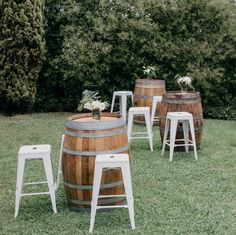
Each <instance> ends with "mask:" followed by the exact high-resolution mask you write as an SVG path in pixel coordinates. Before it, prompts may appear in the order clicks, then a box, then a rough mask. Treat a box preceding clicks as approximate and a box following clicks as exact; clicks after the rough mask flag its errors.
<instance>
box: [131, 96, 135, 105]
mask: <svg viewBox="0 0 236 235" xmlns="http://www.w3.org/2000/svg"><path fill="white" fill-rule="evenodd" d="M131 104H132V106H134V95H133V94H132V95H131Z"/></svg>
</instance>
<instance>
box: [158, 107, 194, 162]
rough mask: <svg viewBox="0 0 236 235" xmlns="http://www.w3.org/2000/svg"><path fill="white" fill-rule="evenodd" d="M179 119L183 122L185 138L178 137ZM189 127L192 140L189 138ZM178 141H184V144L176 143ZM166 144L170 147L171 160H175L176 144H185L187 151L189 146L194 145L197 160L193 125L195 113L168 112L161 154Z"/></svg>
mask: <svg viewBox="0 0 236 235" xmlns="http://www.w3.org/2000/svg"><path fill="white" fill-rule="evenodd" d="M179 121H181V122H182V124H183V134H184V139H176V132H177V125H178V122H179ZM189 127H190V133H191V137H192V140H190V139H189ZM169 128H170V139H169V140H167V136H168V132H169ZM177 141H184V144H182V143H180V144H177V143H176V142H177ZM165 145H168V146H169V147H170V158H169V160H170V161H172V160H173V152H174V148H175V147H176V146H184V147H185V151H186V152H188V151H189V146H193V150H194V156H195V159H196V160H197V159H198V158H197V148H196V140H195V132H194V125H193V115H192V114H191V113H188V112H168V113H167V115H166V123H165V131H164V138H163V144H162V153H161V155H163V154H164V151H165Z"/></svg>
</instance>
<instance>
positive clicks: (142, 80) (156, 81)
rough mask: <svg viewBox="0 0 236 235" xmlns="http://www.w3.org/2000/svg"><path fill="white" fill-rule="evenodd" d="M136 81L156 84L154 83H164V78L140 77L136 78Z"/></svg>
mask: <svg viewBox="0 0 236 235" xmlns="http://www.w3.org/2000/svg"><path fill="white" fill-rule="evenodd" d="M136 82H137V83H144V84H156V83H161V84H164V83H165V80H161V79H145V78H140V79H137V80H136Z"/></svg>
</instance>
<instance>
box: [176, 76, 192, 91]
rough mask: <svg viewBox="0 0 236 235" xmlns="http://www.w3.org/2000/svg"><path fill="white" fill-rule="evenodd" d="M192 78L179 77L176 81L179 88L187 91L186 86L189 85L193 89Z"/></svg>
mask: <svg viewBox="0 0 236 235" xmlns="http://www.w3.org/2000/svg"><path fill="white" fill-rule="evenodd" d="M192 80H193V79H192V78H191V77H188V76H184V77H180V78H178V79H177V83H178V84H179V86H180V88H181V92H187V90H188V87H191V88H192V89H193V86H192Z"/></svg>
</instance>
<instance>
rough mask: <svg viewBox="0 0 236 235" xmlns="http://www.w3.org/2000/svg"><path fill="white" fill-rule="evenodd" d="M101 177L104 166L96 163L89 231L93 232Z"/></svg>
mask: <svg viewBox="0 0 236 235" xmlns="http://www.w3.org/2000/svg"><path fill="white" fill-rule="evenodd" d="M101 178H102V167H101V166H98V165H95V170H94V178H93V196H92V201H91V216H90V227H89V233H92V231H93V227H94V222H95V216H96V211H97V204H98V195H99V190H100V184H101Z"/></svg>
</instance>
